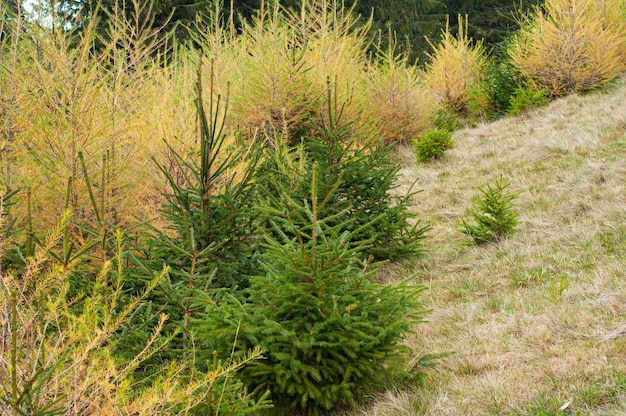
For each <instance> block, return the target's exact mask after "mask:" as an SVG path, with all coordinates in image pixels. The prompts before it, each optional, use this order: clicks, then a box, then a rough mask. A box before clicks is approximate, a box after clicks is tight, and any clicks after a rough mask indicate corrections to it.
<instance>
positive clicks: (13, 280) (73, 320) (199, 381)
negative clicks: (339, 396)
mask: <svg viewBox="0 0 626 416" xmlns="http://www.w3.org/2000/svg"><path fill="white" fill-rule="evenodd" d="M4 219H5V217H1V218H0V222H3V221H4ZM71 219H72V216H71V215H70V214H69V213H67V214H66V215H65V216H64V217H63V219H62V220H61V222H60V224H59V226H57V227H55V228H54V229H52V230H51V231H50V232H49V233H48V234H47V236H46V237H45V238H44V239H42V240H41V241H40V242H39V243H38V244H37V246H36V247H35V249H34V251H33V255H32V256H29V257H27V258H25V261H26V267H19V268H14V267H8V268H4V269H3V270H2V275H1V276H0V279H1V281H0V283H1V284H0V328H2V332H3V333H4V334H7V337H6V339H5V340H4V342H2V343H0V357H1V358H0V374H1V375H0V413H2V414H6V415H9V414H10V415H26V414H28V415H36V416H44V415H51V414H54V415H76V414H119V415H137V414H181V413H186V412H188V411H192V410H193V409H196V408H198V406H199V405H204V403H206V402H207V401H208V400H210V399H211V398H212V397H216V398H218V399H216V400H214V403H217V402H218V401H219V397H220V396H219V393H220V392H218V391H215V389H216V388H217V387H218V386H221V385H224V383H228V378H231V379H232V377H233V375H234V373H235V372H236V371H237V370H238V369H240V368H241V367H242V366H243V365H244V364H246V363H248V362H249V361H251V360H255V359H258V358H259V357H260V351H259V350H258V349H256V350H254V351H253V352H251V353H248V354H244V355H242V356H241V358H240V359H238V360H236V361H233V360H230V359H228V360H224V361H222V362H221V363H215V365H213V366H212V367H211V369H210V370H211V371H208V372H204V373H199V372H197V371H193V369H191V368H190V366H189V364H190V363H189V362H187V361H184V360H172V361H169V362H161V363H159V365H158V369H155V375H154V376H152V377H150V378H146V376H145V375H144V374H143V373H141V372H136V371H135V370H136V369H137V368H138V367H140V366H141V365H142V363H144V362H145V360H147V359H149V358H150V357H151V356H152V355H153V354H155V353H156V352H158V351H159V350H160V349H161V348H163V347H164V346H165V345H167V343H168V342H169V337H164V336H163V332H162V329H163V326H164V325H165V323H166V321H167V320H168V317H167V316H166V315H164V314H162V315H160V316H158V318H157V322H156V324H155V325H154V328H153V330H152V331H151V332H150V333H149V334H147V335H148V336H147V338H146V342H145V343H144V344H143V345H142V346H141V348H139V351H138V353H137V354H135V355H133V356H132V357H127V358H122V357H121V356H119V355H117V354H115V353H114V352H113V349H114V344H113V342H114V341H113V340H114V339H115V336H114V335H115V334H116V333H117V332H118V331H120V330H121V329H122V328H123V327H125V326H126V325H128V324H129V323H130V321H131V316H132V315H133V314H134V313H135V312H136V311H137V310H138V309H140V308H141V307H142V306H141V305H142V303H143V301H144V299H145V298H146V297H147V296H149V294H150V292H151V291H152V290H154V288H155V287H156V286H157V284H158V282H159V281H160V280H161V279H162V278H163V277H164V275H165V274H166V273H167V269H163V270H160V271H158V272H155V276H154V278H153V279H152V280H151V281H150V282H149V283H148V284H147V285H146V287H145V289H144V290H143V291H142V292H141V293H139V294H138V296H136V297H132V298H130V297H127V296H126V295H125V286H126V283H127V282H132V281H134V280H135V279H136V278H137V276H136V275H135V274H134V270H133V269H132V268H128V267H126V264H127V263H128V251H127V249H126V248H125V244H124V243H125V242H124V236H123V233H122V232H117V233H116V234H115V236H114V238H113V246H114V249H113V256H112V257H111V258H107V259H103V260H96V259H95V258H94V257H93V256H91V255H89V254H88V253H86V252H83V253H82V254H80V255H78V256H75V257H74V259H73V261H72V262H71V263H70V264H67V265H65V264H63V263H62V262H61V261H59V260H58V258H59V257H60V255H59V253H55V252H56V251H59V250H63V249H64V247H65V246H66V244H62V242H63V239H64V238H65V236H67V235H68V233H67V229H68V227H70V225H71ZM14 243H17V241H12V240H11V239H8V240H6V239H4V238H2V240H1V241H0V256H4V254H5V251H4V248H6V247H7V246H9V245H13V244H14ZM66 243H68V244H70V243H71V242H66ZM77 268H79V269H82V270H84V269H85V268H88V269H89V270H91V272H92V273H93V278H94V284H93V285H92V287H91V289H90V290H88V291H84V292H83V293H82V294H81V295H80V297H79V298H77V297H70V296H69V295H68V289H69V287H70V282H69V277H70V275H71V274H72V273H74V272H75V271H76V270H77ZM183 373H184V374H187V377H184V378H183V377H180V374H183ZM233 392H236V394H229V395H227V396H225V398H224V399H223V400H222V402H221V403H220V406H222V407H223V408H225V409H229V408H239V409H251V410H253V413H254V412H258V411H259V410H260V409H262V408H264V407H267V403H266V402H265V401H263V400H262V401H261V402H259V403H257V402H256V401H254V400H252V399H251V397H249V396H248V395H247V394H246V393H245V390H244V389H243V388H242V386H241V383H239V384H236V383H232V382H231V383H230V389H229V393H233ZM203 414H206V413H203Z"/></svg>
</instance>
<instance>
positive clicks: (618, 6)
mask: <svg viewBox="0 0 626 416" xmlns="http://www.w3.org/2000/svg"><path fill="white" fill-rule="evenodd" d="M625 7H626V6H624V2H623V1H621V0H608V1H599V0H548V1H546V2H545V4H544V5H543V6H542V7H537V8H536V9H535V13H534V15H532V16H531V17H530V18H528V19H527V21H524V22H523V25H522V28H521V30H520V32H519V33H518V35H517V36H516V37H514V38H513V40H512V42H511V45H510V56H511V60H512V62H513V64H514V65H515V66H516V67H517V68H518V69H519V71H520V72H521V73H522V74H523V75H525V76H527V77H529V78H531V79H532V80H534V81H535V82H536V83H537V85H538V88H545V89H546V90H547V92H548V94H549V95H550V96H560V95H564V94H569V93H572V92H578V91H585V90H589V89H591V88H594V87H596V86H599V85H602V84H605V83H606V82H608V81H610V80H612V79H613V78H615V77H616V76H618V75H619V73H620V72H621V71H622V70H623V69H624V60H623V57H624V51H625V47H626V43H625V42H626V41H625V39H626V25H625V24H624V22H625V20H626V18H625V17H624V15H623V11H624V8H625Z"/></svg>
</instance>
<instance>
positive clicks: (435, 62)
mask: <svg viewBox="0 0 626 416" xmlns="http://www.w3.org/2000/svg"><path fill="white" fill-rule="evenodd" d="M431 47H432V48H433V52H432V53H430V54H428V57H429V58H430V62H429V63H428V64H427V65H426V72H425V76H424V82H425V83H426V85H428V86H429V87H430V88H431V89H432V90H433V91H434V92H435V94H437V95H438V96H439V97H440V98H441V99H442V100H443V101H444V103H445V104H446V105H447V106H449V107H450V108H451V109H453V110H455V111H462V110H464V109H465V107H466V105H467V102H468V101H469V98H470V93H471V90H472V87H473V86H474V85H475V84H476V82H478V80H479V79H480V77H481V75H482V74H483V72H484V69H485V65H486V58H485V50H484V48H483V46H482V42H480V41H479V42H477V43H476V44H474V45H472V40H471V39H470V38H468V36H467V17H466V18H465V22H464V21H463V19H462V18H461V16H459V32H458V34H457V36H456V37H454V36H453V35H452V34H451V33H450V28H449V25H448V24H446V29H445V31H444V32H443V33H442V36H441V41H440V42H439V43H438V44H437V45H433V44H431Z"/></svg>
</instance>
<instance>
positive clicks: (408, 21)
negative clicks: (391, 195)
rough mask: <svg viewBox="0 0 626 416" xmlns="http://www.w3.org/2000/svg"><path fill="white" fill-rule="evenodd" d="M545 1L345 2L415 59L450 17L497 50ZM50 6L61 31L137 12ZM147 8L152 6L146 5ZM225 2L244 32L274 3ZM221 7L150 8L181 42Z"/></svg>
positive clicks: (113, 3) (106, 4)
mask: <svg viewBox="0 0 626 416" xmlns="http://www.w3.org/2000/svg"><path fill="white" fill-rule="evenodd" d="M5 1H8V2H9V5H10V7H12V8H15V0H5ZM541 2H542V1H541V0H520V1H515V0H485V1H476V0H445V1H436V0H391V1H384V2H383V1H381V0H362V1H356V0H346V1H345V2H344V4H345V6H346V7H348V8H351V7H353V8H354V11H355V12H356V13H357V14H359V15H361V16H362V18H363V20H364V21H365V19H367V18H369V17H371V18H372V29H371V32H372V36H376V35H377V34H379V33H384V34H385V35H386V32H388V31H389V30H391V31H392V32H393V33H395V34H396V36H397V38H398V40H399V43H400V46H401V47H405V48H410V50H411V55H412V56H413V57H414V58H419V59H420V61H421V60H422V59H423V58H424V57H425V54H424V53H425V52H426V51H427V50H428V48H429V45H428V41H427V40H426V38H428V39H430V40H431V41H434V40H436V39H438V37H439V35H440V33H441V31H442V30H443V29H444V28H445V25H446V20H447V17H450V27H451V29H452V32H453V33H454V32H455V31H456V29H457V28H456V26H457V19H456V16H457V15H459V14H461V15H467V16H468V18H469V26H468V35H469V36H470V37H471V38H472V39H474V40H475V41H478V40H482V41H483V42H484V43H485V45H486V46H487V47H488V48H490V47H497V45H498V44H499V43H501V42H502V41H503V40H504V39H505V38H506V36H507V34H508V33H511V32H512V31H515V30H517V29H518V27H519V23H518V20H519V16H520V14H521V12H525V11H528V10H529V9H531V8H532V7H534V6H535V5H537V4H539V3H541ZM43 3H47V4H48V6H47V7H48V8H49V9H53V10H54V13H55V14H56V15H57V16H58V20H59V21H60V26H62V27H74V28H76V27H79V28H80V27H81V26H82V25H83V24H84V22H86V21H87V19H88V18H89V17H90V16H93V14H94V13H95V12H96V11H97V10H100V12H99V15H100V18H101V22H100V25H101V27H102V28H103V29H104V28H105V27H106V25H107V19H108V16H109V15H110V14H111V12H112V11H113V10H115V9H116V8H123V9H124V11H125V12H126V13H127V14H129V15H130V14H132V13H134V10H133V9H134V7H135V6H134V5H133V2H131V1H123V0H100V1H95V0H58V1H47V2H43ZM145 3H146V4H148V3H150V2H145ZM227 3H228V2H224V5H223V7H222V12H223V15H224V20H225V21H226V20H227V19H228V16H229V15H230V12H231V11H232V16H233V19H232V23H233V25H234V26H235V27H239V26H240V24H241V21H242V20H243V19H246V20H249V19H252V18H253V17H254V16H255V14H256V13H257V12H258V11H259V10H261V9H262V8H264V7H269V5H270V3H271V2H270V1H265V0H233V1H231V2H230V4H227ZM280 4H281V5H282V6H284V7H286V8H288V9H291V10H294V11H297V10H298V9H299V8H300V7H301V4H302V2H301V1H300V0H282V1H280ZM215 7H216V3H215V1H204V2H199V1H197V0H164V1H156V2H152V3H151V4H150V5H149V6H146V9H145V12H146V13H147V12H148V10H149V11H150V14H151V15H152V16H153V18H152V19H151V20H150V25H152V26H153V27H154V28H164V29H166V30H173V31H175V33H176V34H177V36H178V37H179V39H186V38H188V37H189V36H190V34H191V30H192V29H191V28H192V27H193V26H194V25H193V23H194V22H195V21H196V20H197V19H198V18H199V17H200V16H202V15H205V14H207V12H209V10H212V9H214V8H215Z"/></svg>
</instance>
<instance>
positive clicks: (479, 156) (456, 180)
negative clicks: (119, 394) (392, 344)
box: [352, 77, 626, 416]
mask: <svg viewBox="0 0 626 416" xmlns="http://www.w3.org/2000/svg"><path fill="white" fill-rule="evenodd" d="M455 139H456V140H457V141H458V145H457V147H456V149H455V150H452V151H450V152H449V153H448V154H447V157H446V158H445V159H443V160H442V161H438V162H435V163H431V164H420V165H417V166H416V165H415V162H414V157H413V155H412V154H411V149H409V148H408V147H407V148H405V149H404V150H402V151H401V157H402V159H403V163H404V168H403V175H404V177H405V179H406V183H410V182H411V181H413V180H415V179H418V184H419V186H420V187H421V188H422V189H423V190H424V192H422V193H421V194H419V195H418V196H417V198H416V206H415V209H416V211H418V212H419V213H420V215H422V216H423V217H424V218H426V219H430V221H431V222H432V224H433V226H434V228H433V230H432V231H431V232H430V235H431V239H430V249H431V254H430V255H429V256H428V258H427V260H426V261H425V262H423V263H419V264H416V265H414V267H415V268H416V271H417V272H418V276H419V277H418V278H419V280H420V281H421V282H423V283H425V284H427V285H428V286H429V287H430V290H429V291H428V292H427V294H426V295H425V296H426V300H427V302H428V303H429V305H428V306H430V307H431V308H432V309H433V312H432V314H431V315H430V317H429V319H430V322H429V323H428V324H426V325H421V326H420V327H419V328H418V329H417V333H416V334H415V339H416V341H415V347H416V348H417V349H418V350H422V351H423V352H424V353H427V352H428V353H431V352H452V353H453V354H451V355H450V356H448V357H447V358H445V359H442V360H441V361H440V363H439V367H438V369H437V370H436V371H435V372H433V373H431V374H430V376H429V380H428V381H427V385H426V387H425V389H421V390H420V389H416V392H415V393H412V394H406V393H401V394H392V393H387V394H386V395H385V396H382V397H380V398H379V399H378V400H377V401H376V402H375V403H374V404H373V405H372V406H370V407H368V409H367V410H361V411H359V412H355V413H352V414H354V415H356V414H367V415H389V416H390V415H415V414H418V415H422V414H424V415H432V416H435V415H436V416H443V415H529V416H530V415H561V414H562V415H568V414H583V415H586V414H589V415H623V414H625V413H626V359H625V357H626V319H625V317H626V291H625V289H624V273H625V272H624V270H625V268H624V266H625V261H624V259H626V189H625V187H624V185H625V184H626V167H625V166H626V164H625V161H626V77H622V78H621V79H620V80H619V81H617V82H616V83H614V84H613V85H611V86H609V87H608V88H607V89H606V90H603V91H601V92H595V93H592V94H588V95H584V96H580V95H573V96H569V97H567V98H563V99H561V100H557V101H554V102H553V103H551V104H550V105H548V106H547V107H545V108H542V109H540V110H536V111H534V112H532V113H529V114H526V115H523V116H520V117H516V118H509V119H504V120H500V121H497V122H495V123H491V124H483V125H479V126H478V127H476V128H471V129H465V130H462V131H459V132H457V133H456V136H455ZM499 175H503V176H504V177H505V178H507V179H510V180H511V181H512V185H511V188H512V189H511V191H513V192H517V191H519V192H520V193H521V194H520V197H519V198H518V199H517V200H516V202H515V205H516V208H517V209H518V210H519V211H520V213H521V225H520V226H519V227H518V229H519V232H518V233H516V234H514V235H513V236H511V237H509V238H508V239H506V240H505V241H503V242H502V243H500V244H498V245H488V246H472V245H469V241H468V237H467V236H465V235H463V234H461V233H460V232H459V231H458V230H459V218H460V217H461V216H463V215H465V213H466V210H467V209H468V208H470V206H471V203H472V199H473V198H475V197H476V196H477V193H478V191H477V190H476V188H477V186H479V185H483V184H485V183H487V182H488V181H490V180H491V179H492V178H495V177H498V176H499ZM405 271H406V270H405Z"/></svg>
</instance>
